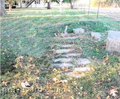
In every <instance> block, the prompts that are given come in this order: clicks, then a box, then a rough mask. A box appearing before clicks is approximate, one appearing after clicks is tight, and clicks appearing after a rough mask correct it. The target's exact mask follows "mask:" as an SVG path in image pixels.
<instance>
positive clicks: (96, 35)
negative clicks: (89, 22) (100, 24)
mask: <svg viewBox="0 0 120 99" xmlns="http://www.w3.org/2000/svg"><path fill="white" fill-rule="evenodd" d="M91 37H92V38H94V39H96V40H99V41H100V40H101V34H100V33H98V32H91Z"/></svg>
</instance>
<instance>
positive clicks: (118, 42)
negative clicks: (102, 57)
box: [106, 31, 120, 53]
mask: <svg viewBox="0 0 120 99" xmlns="http://www.w3.org/2000/svg"><path fill="white" fill-rule="evenodd" d="M106 50H107V51H110V52H114V51H116V52H119V53H120V31H108V37H107V41H106Z"/></svg>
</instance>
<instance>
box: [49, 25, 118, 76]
mask: <svg viewBox="0 0 120 99" xmlns="http://www.w3.org/2000/svg"><path fill="white" fill-rule="evenodd" d="M84 33H85V30H84V29H83V28H77V29H73V33H67V26H66V28H65V31H64V33H63V34H61V35H59V36H57V37H58V38H60V39H61V40H62V39H66V40H71V41H74V40H75V39H77V38H80V37H81V36H82V35H83V34H84ZM91 37H92V38H94V39H96V40H99V41H100V40H101V38H102V37H101V33H99V32H91ZM56 46H58V49H56V50H54V55H56V56H54V58H53V59H52V63H51V66H52V67H56V68H67V69H68V68H72V71H69V72H66V75H67V76H70V77H75V78H80V77H82V76H83V73H84V74H85V73H87V72H89V71H90V70H91V68H90V67H89V66H88V64H90V63H91V61H90V60H89V59H87V58H82V57H81V54H82V53H81V52H76V44H75V43H72V44H71V43H69V42H66V43H60V42H58V43H57V44H56ZM106 50H107V51H117V52H119V53H120V31H108V37H107V41H106Z"/></svg>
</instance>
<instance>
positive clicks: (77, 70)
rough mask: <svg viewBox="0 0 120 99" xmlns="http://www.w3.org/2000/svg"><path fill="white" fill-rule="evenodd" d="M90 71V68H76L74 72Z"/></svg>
mask: <svg viewBox="0 0 120 99" xmlns="http://www.w3.org/2000/svg"><path fill="white" fill-rule="evenodd" d="M89 70H90V68H89V67H77V68H74V70H73V72H86V71H89Z"/></svg>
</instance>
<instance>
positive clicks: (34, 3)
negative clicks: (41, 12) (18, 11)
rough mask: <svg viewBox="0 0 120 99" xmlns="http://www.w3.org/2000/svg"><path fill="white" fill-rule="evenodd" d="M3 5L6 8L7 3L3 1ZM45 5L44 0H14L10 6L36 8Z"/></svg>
mask: <svg viewBox="0 0 120 99" xmlns="http://www.w3.org/2000/svg"><path fill="white" fill-rule="evenodd" d="M5 7H6V8H8V7H9V4H8V3H5ZM37 7H45V0H20V1H15V2H14V3H13V5H12V8H37Z"/></svg>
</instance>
